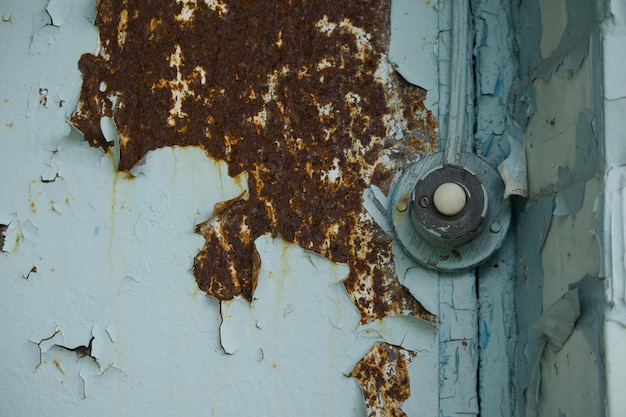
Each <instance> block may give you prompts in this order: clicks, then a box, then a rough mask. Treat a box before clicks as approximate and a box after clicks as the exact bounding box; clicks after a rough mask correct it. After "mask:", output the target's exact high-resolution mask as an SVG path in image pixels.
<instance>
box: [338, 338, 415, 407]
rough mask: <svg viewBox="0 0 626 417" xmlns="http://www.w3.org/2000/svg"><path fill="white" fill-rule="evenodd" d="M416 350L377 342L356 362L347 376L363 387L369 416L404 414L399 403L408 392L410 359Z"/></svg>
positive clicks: (409, 391) (404, 398)
mask: <svg viewBox="0 0 626 417" xmlns="http://www.w3.org/2000/svg"><path fill="white" fill-rule="evenodd" d="M416 356H417V353H415V352H411V351H409V350H406V349H403V348H401V347H398V346H394V345H390V344H388V343H377V344H375V345H374V346H373V347H372V349H371V350H370V351H369V352H368V354H367V355H365V357H364V358H363V359H361V360H360V361H359V363H357V364H356V366H355V367H354V369H353V370H352V372H350V376H351V377H354V378H356V380H357V381H358V382H359V385H360V386H361V389H362V390H363V397H364V399H365V410H366V411H367V415H368V416H369V417H406V414H405V413H404V411H402V410H401V409H400V404H402V403H403V402H404V401H406V399H407V398H409V397H410V395H411V390H410V384H409V363H410V362H411V360H413V358H415V357H416Z"/></svg>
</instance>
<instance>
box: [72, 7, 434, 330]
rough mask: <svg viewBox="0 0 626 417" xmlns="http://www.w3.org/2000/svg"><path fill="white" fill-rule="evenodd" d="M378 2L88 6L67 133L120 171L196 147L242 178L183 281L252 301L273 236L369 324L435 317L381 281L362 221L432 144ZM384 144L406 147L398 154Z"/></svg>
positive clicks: (375, 242)
mask: <svg viewBox="0 0 626 417" xmlns="http://www.w3.org/2000/svg"><path fill="white" fill-rule="evenodd" d="M389 3H390V1H389V0H386V1H373V0H371V1H368V0H352V1H347V2H331V1H316V2H312V1H306V0H301V1H283V2H271V3H268V2H259V1H252V0H240V1H233V2H224V1H217V0H215V1H210V2H209V1H204V2H201V1H194V0H180V1H177V2H167V3H158V4H156V3H154V2H150V3H145V2H140V1H138V0H128V1H123V2H119V1H113V0H101V1H100V2H99V3H98V10H97V18H96V24H97V26H98V27H99V30H100V40H101V42H100V43H101V49H100V52H99V54H98V55H97V56H94V55H90V54H86V55H83V57H82V58H81V59H80V62H79V67H80V70H81V71H82V73H83V88H82V91H81V97H80V101H79V103H78V106H77V109H76V111H75V112H74V114H73V116H72V122H73V123H74V124H75V126H76V127H77V128H78V129H80V130H81V131H82V132H83V133H84V135H85V139H86V140H87V141H88V142H89V143H90V144H91V145H92V146H98V147H102V148H104V149H107V148H109V147H111V146H112V143H108V142H107V141H106V139H105V138H104V136H103V135H102V132H101V131H100V118H101V117H102V116H107V117H112V118H113V119H114V120H115V123H116V126H117V128H118V136H119V146H120V161H119V169H120V170H121V171H127V170H129V169H130V168H131V167H132V166H133V165H134V164H136V163H137V162H138V161H140V160H141V158H142V157H143V156H144V155H145V154H146V152H148V151H150V150H153V149H157V148H160V147H164V146H173V145H179V146H199V147H201V148H203V149H204V150H205V151H206V152H207V154H208V155H210V156H211V157H214V158H217V159H222V160H225V161H226V162H227V163H228V173H229V175H230V176H231V177H236V176H237V175H239V174H240V173H244V172H247V174H248V180H249V192H248V193H247V194H245V195H242V196H240V197H239V198H237V199H235V200H231V201H229V202H225V203H222V204H221V205H219V206H217V207H216V208H215V211H214V215H213V218H212V219H210V220H209V221H208V222H206V223H204V224H202V225H200V226H199V227H198V228H197V232H198V233H200V234H202V235H203V236H204V237H205V239H206V244H205V246H204V248H203V249H202V250H201V251H200V253H199V254H198V255H197V257H196V259H195V263H194V274H195V276H196V280H197V282H198V285H199V287H200V288H201V289H202V290H204V291H206V292H207V293H208V294H211V295H213V296H215V297H217V298H218V299H220V300H229V299H232V298H235V297H245V298H246V299H248V300H251V298H252V293H253V292H254V288H255V286H256V280H257V276H258V269H259V258H258V254H255V249H254V240H255V239H257V238H258V237H259V236H262V235H264V234H270V235H272V236H278V235H281V236H282V237H283V238H284V239H286V240H288V241H290V242H293V243H296V244H298V245H300V246H302V247H303V248H305V249H307V250H311V251H314V252H316V253H319V254H320V255H322V256H325V257H326V258H328V259H330V260H331V261H334V262H345V263H347V264H348V265H349V267H350V274H349V276H348V277H347V278H346V279H345V281H344V284H345V287H346V289H347V291H348V293H349V295H350V297H351V298H352V300H353V301H354V303H355V304H356V305H357V306H358V308H359V309H360V311H361V321H362V322H364V323H365V322H368V321H371V320H375V319H379V318H382V317H384V316H387V315H393V314H413V315H415V316H417V317H421V318H424V319H426V320H429V321H431V322H434V321H435V318H434V317H433V316H432V315H430V314H429V313H427V312H426V311H425V309H424V308H422V306H421V305H420V304H419V302H417V300H415V298H413V297H412V296H411V295H410V294H409V292H408V291H407V290H406V289H405V288H404V287H402V286H401V285H400V284H399V282H398V279H397V277H396V275H395V271H394V268H393V259H392V254H391V239H390V237H389V236H387V235H386V234H384V233H383V232H382V231H381V230H380V229H379V228H378V226H377V225H376V224H375V223H374V221H373V219H372V218H371V217H370V216H369V215H368V213H367V212H366V211H365V210H364V209H363V206H362V199H361V195H362V193H363V191H364V189H365V188H366V187H368V186H369V185H370V184H380V186H381V188H383V189H386V188H388V186H389V184H390V182H391V180H392V179H393V172H394V171H395V169H396V168H397V167H398V165H399V164H400V162H401V161H403V160H406V159H418V158H419V157H420V155H421V154H424V153H426V152H429V151H432V150H433V149H434V147H435V144H436V137H437V134H436V130H437V125H436V121H435V119H434V117H433V116H432V114H430V113H429V112H428V111H427V110H426V109H425V107H424V105H423V103H422V102H423V99H424V97H425V91H424V90H421V89H419V88H418V87H415V86H411V85H409V84H408V83H406V82H404V81H403V80H402V79H400V77H398V76H396V75H395V74H394V73H393V71H391V70H390V68H391V67H390V65H389V63H388V62H387V55H386V52H387V49H388V43H389V33H390V28H389V9H390V4H389ZM398 132H402V133H403V135H404V139H402V140H398V139H396V136H398Z"/></svg>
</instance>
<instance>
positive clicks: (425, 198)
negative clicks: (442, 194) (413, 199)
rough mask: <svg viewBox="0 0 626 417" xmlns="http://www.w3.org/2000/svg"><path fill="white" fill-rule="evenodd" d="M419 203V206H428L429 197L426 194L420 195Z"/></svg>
mask: <svg viewBox="0 0 626 417" xmlns="http://www.w3.org/2000/svg"><path fill="white" fill-rule="evenodd" d="M419 205H420V207H421V208H428V207H429V206H430V198H428V196H426V195H424V196H422V197H420V199H419Z"/></svg>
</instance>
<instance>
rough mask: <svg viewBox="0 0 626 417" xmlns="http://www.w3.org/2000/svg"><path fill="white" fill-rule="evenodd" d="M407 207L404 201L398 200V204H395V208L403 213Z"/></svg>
mask: <svg viewBox="0 0 626 417" xmlns="http://www.w3.org/2000/svg"><path fill="white" fill-rule="evenodd" d="M407 208H408V206H407V204H406V201H400V202H398V204H397V205H396V210H398V211H399V212H401V213H404V212H405V211H406V209H407Z"/></svg>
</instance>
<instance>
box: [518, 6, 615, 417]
mask: <svg viewBox="0 0 626 417" xmlns="http://www.w3.org/2000/svg"><path fill="white" fill-rule="evenodd" d="M516 12H517V19H516V27H517V41H518V46H519V66H520V84H519V86H518V88H517V91H516V96H515V108H514V114H515V120H516V122H517V123H518V124H519V125H520V126H521V128H522V130H523V132H524V134H525V139H526V156H527V163H528V186H529V198H528V201H526V202H524V203H523V204H520V206H519V212H518V213H517V231H518V233H517V241H518V246H519V254H518V270H517V278H516V281H517V282H516V304H517V317H518V326H519V343H518V346H517V364H516V371H515V382H516V384H517V387H516V388H517V398H516V413H517V415H526V416H536V415H546V416H548V415H550V416H552V415H554V416H556V415H560V416H589V415H596V416H600V415H604V412H605V410H604V398H605V395H604V367H603V355H604V351H603V333H602V322H603V317H604V301H603V293H604V283H603V279H602V274H601V257H600V252H599V242H598V240H599V237H598V235H599V234H601V233H602V231H601V230H600V229H601V227H600V228H599V224H600V223H599V219H601V218H602V212H601V209H600V207H601V202H602V198H601V193H602V190H603V178H602V174H603V171H602V168H603V111H602V105H601V91H602V70H601V68H602V61H601V59H602V48H601V43H600V25H601V22H602V20H603V19H604V13H605V10H604V5H603V4H602V2H589V1H577V0H559V1H543V0H538V1H522V2H520V3H519V7H518V8H516Z"/></svg>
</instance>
